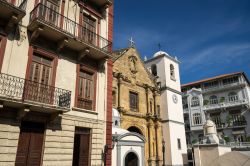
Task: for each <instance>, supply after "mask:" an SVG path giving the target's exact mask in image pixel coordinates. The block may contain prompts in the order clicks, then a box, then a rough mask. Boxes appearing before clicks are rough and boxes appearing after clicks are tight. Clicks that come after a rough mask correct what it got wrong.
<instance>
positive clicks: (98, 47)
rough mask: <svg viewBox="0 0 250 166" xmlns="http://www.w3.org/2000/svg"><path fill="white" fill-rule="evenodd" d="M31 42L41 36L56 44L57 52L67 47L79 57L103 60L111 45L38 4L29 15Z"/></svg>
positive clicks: (109, 51) (93, 33)
mask: <svg viewBox="0 0 250 166" xmlns="http://www.w3.org/2000/svg"><path fill="white" fill-rule="evenodd" d="M28 30H29V31H31V32H32V35H31V41H32V42H33V41H35V40H36V38H37V37H38V36H40V35H41V36H43V37H45V38H47V39H49V40H51V41H52V42H55V43H57V46H58V47H57V51H60V50H61V49H62V48H64V47H67V48H69V49H72V50H75V51H77V52H78V53H79V57H81V56H85V55H88V56H91V57H92V58H94V59H103V58H105V57H108V56H110V53H111V46H112V43H111V42H110V41H108V40H107V39H105V38H103V37H101V36H99V35H98V34H96V33H95V32H93V31H91V30H89V29H86V28H85V27H83V26H82V25H80V24H77V23H76V22H74V21H73V20H70V19H69V18H67V17H64V16H63V15H61V14H59V13H58V12H56V11H54V10H52V9H50V8H48V7H46V6H44V5H43V4H41V3H40V4H38V5H37V6H36V7H35V8H34V9H33V10H32V11H31V13H30V23H29V25H28Z"/></svg>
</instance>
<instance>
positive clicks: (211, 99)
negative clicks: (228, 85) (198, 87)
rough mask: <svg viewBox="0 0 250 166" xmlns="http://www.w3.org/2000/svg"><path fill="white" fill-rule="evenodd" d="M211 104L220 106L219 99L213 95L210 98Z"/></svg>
mask: <svg viewBox="0 0 250 166" xmlns="http://www.w3.org/2000/svg"><path fill="white" fill-rule="evenodd" d="M209 103H210V104H218V97H217V96H215V95H213V96H210V97H209Z"/></svg>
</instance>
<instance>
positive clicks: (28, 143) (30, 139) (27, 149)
mask: <svg viewBox="0 0 250 166" xmlns="http://www.w3.org/2000/svg"><path fill="white" fill-rule="evenodd" d="M44 130H45V129H44V124H43V123H34V122H26V121H24V122H22V123H21V129H20V134H19V141H18V147H17V154H16V162H15V166H23V165H25V166H40V165H41V160H42V152H43V143H44Z"/></svg>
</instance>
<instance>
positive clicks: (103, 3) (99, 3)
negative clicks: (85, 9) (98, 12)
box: [90, 0, 113, 6]
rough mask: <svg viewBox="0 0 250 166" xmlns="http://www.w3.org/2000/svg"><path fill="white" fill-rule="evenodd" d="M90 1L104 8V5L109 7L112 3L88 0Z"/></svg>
mask: <svg viewBox="0 0 250 166" xmlns="http://www.w3.org/2000/svg"><path fill="white" fill-rule="evenodd" d="M90 1H91V2H93V3H94V4H96V5H98V6H106V5H111V4H112V3H113V0H90Z"/></svg>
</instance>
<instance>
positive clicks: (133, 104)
mask: <svg viewBox="0 0 250 166" xmlns="http://www.w3.org/2000/svg"><path fill="white" fill-rule="evenodd" d="M129 101H130V102H129V103H130V109H131V111H138V94H137V93H135V92H129Z"/></svg>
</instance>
